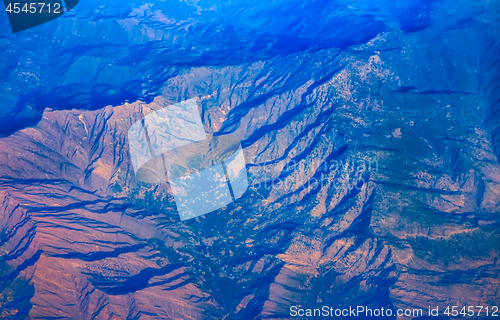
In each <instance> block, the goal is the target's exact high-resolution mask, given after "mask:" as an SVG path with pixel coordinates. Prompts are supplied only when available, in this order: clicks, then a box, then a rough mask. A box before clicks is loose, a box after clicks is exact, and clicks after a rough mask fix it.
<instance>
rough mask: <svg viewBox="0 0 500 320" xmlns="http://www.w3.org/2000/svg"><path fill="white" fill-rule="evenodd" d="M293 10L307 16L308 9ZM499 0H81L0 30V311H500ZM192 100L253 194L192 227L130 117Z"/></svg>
mask: <svg viewBox="0 0 500 320" xmlns="http://www.w3.org/2000/svg"><path fill="white" fill-rule="evenodd" d="M298 8H300V10H299V9H298ZM499 14H500V10H499V7H498V5H497V4H495V3H491V2H488V1H484V2H482V1H473V2H472V1H453V2H452V1H441V2H433V1H403V2H401V1H398V2H397V3H396V2H394V3H390V2H385V1H384V2H382V1H380V2H378V1H372V2H363V1H358V2H349V1H336V2H334V1H331V2H330V1H316V2H314V1H313V2H310V3H308V4H302V3H301V4H300V5H299V4H298V3H289V2H286V3H285V2H279V1H276V2H273V3H265V4H264V3H252V2H245V1H238V2H236V3H228V4H219V3H216V2H211V1H201V2H178V3H175V5H173V4H172V3H163V2H158V3H154V4H141V3H128V4H126V5H123V4H120V3H114V4H111V3H104V4H97V3H93V2H86V3H82V2H81V3H80V4H79V6H78V7H77V8H76V9H75V10H73V11H72V12H70V13H68V14H66V15H65V16H64V17H62V18H59V19H56V20H54V21H53V22H51V23H48V24H45V25H43V26H40V27H37V28H34V29H31V30H28V31H26V32H21V33H18V34H15V35H12V34H10V33H9V32H10V31H9V30H8V26H6V25H5V22H4V23H3V24H4V25H2V30H3V31H2V33H1V39H0V45H1V46H2V47H3V50H2V52H3V53H2V55H1V59H2V60H1V61H0V67H1V68H2V72H1V73H0V75H1V76H2V77H3V78H2V86H1V87H0V94H1V96H2V98H3V99H2V101H3V104H2V107H1V108H2V109H1V112H2V115H1V116H0V132H1V134H2V135H3V137H2V138H0V176H1V179H0V185H1V186H0V204H1V205H0V206H1V209H0V212H1V216H0V227H1V229H2V230H3V232H2V236H1V238H0V250H1V251H0V255H1V256H2V257H1V259H2V260H1V261H2V262H1V263H2V268H0V308H1V309H0V310H1V311H0V317H3V318H5V319H16V318H17V319H24V318H31V319H207V318H208V319H222V318H228V319H261V318H272V319H279V318H286V317H287V316H288V314H289V307H290V306H291V305H302V306H307V307H321V306H323V305H329V306H332V307H337V306H338V307H344V306H355V305H368V306H372V307H384V308H394V309H395V308H403V307H409V308H428V307H429V306H440V307H443V306H446V305H495V304H496V305H498V304H500V298H499V290H500V283H499V280H498V279H499V278H500V277H499V275H500V264H499V261H498V255H499V252H500V241H499V240H500V233H499V230H500V229H499V227H500V216H499V213H498V212H499V205H500V185H499V184H500V166H499V163H498V155H499V151H498V150H499V141H500V139H499V138H498V131H499V129H498V128H499V127H500V122H499V120H498V119H499V118H498V109H499V96H500V91H499V88H500V87H499V85H500V78H499V76H498V75H499V74H500V73H499V72H498V70H499V66H500V44H499V41H500V38H499V37H498V34H497V33H495V30H499V29H500V28H499V21H498V16H500V15H499ZM190 98H197V99H198V100H199V102H200V108H201V114H202V118H203V122H204V125H205V130H206V131H207V132H209V133H210V134H213V135H225V134H233V135H234V136H236V137H238V138H239V139H240V140H241V142H242V146H243V147H244V151H245V158H246V162H247V169H248V172H249V181H250V184H251V186H250V188H249V190H248V191H247V193H246V194H245V195H244V196H243V197H242V198H240V199H238V200H237V201H235V202H234V203H232V204H231V205H228V206H227V207H225V208H222V209H220V210H218V211H216V212H213V213H210V214H207V215H204V216H201V217H198V218H196V219H191V220H188V221H184V222H180V219H179V217H178V215H177V212H176V208H175V204H174V201H173V199H172V196H171V195H170V193H169V190H168V186H166V185H158V186H151V185H147V184H142V183H140V182H139V181H137V180H136V179H135V177H134V174H133V169H132V164H131V161H130V156H129V153H128V141H127V132H128V129H129V128H130V126H131V125H132V124H133V123H135V122H136V121H137V120H140V119H141V118H142V117H143V116H144V115H146V114H148V113H150V112H152V111H154V110H158V109H160V108H162V107H163V106H165V105H168V104H170V103H175V102H178V101H183V100H187V99H190Z"/></svg>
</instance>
